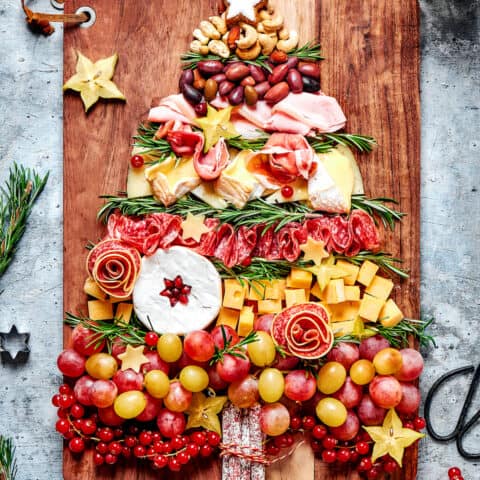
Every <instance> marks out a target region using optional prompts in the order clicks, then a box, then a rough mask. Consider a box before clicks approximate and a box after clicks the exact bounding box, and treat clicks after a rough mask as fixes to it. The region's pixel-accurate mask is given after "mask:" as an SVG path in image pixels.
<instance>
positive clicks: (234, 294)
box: [223, 279, 248, 310]
mask: <svg viewBox="0 0 480 480" xmlns="http://www.w3.org/2000/svg"><path fill="white" fill-rule="evenodd" d="M223 286H224V289H225V293H224V295H223V306H224V307H227V308H233V309H235V310H241V309H242V307H243V302H244V300H245V295H246V294H247V290H248V286H247V283H246V282H244V283H243V285H242V284H241V283H240V282H239V281H238V280H236V279H229V280H225V281H224V282H223Z"/></svg>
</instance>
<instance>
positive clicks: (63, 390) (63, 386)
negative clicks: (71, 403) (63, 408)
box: [58, 383, 72, 395]
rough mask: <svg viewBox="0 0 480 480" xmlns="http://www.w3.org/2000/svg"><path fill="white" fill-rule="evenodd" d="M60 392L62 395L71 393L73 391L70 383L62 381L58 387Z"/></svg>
mask: <svg viewBox="0 0 480 480" xmlns="http://www.w3.org/2000/svg"><path fill="white" fill-rule="evenodd" d="M58 393H60V395H70V394H71V393H72V389H71V388H70V385H67V384H66V383H62V384H61V385H60V387H58Z"/></svg>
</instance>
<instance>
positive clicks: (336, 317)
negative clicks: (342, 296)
mask: <svg viewBox="0 0 480 480" xmlns="http://www.w3.org/2000/svg"><path fill="white" fill-rule="evenodd" d="M329 307H330V311H331V321H332V322H344V321H346V320H355V318H357V316H358V312H359V309H360V302H343V303H337V304H336V305H329Z"/></svg>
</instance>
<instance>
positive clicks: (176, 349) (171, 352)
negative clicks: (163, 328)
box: [157, 333, 183, 363]
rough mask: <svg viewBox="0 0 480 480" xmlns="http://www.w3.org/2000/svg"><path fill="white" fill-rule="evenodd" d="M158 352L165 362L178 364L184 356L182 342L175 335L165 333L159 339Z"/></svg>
mask: <svg viewBox="0 0 480 480" xmlns="http://www.w3.org/2000/svg"><path fill="white" fill-rule="evenodd" d="M157 351H158V354H159V355H160V358H161V359H162V360H163V361H164V362H168V363H173V362H176V361H177V360H178V359H179V358H180V357H181V356H182V352H183V345H182V341H181V340H180V337H179V336H178V335H175V334H174V333H165V334H163V335H162V336H161V337H160V338H159V339H158V342H157Z"/></svg>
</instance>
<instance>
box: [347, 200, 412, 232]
mask: <svg viewBox="0 0 480 480" xmlns="http://www.w3.org/2000/svg"><path fill="white" fill-rule="evenodd" d="M386 203H393V204H395V205H398V202H397V201H396V200H394V199H392V198H384V197H381V198H367V197H366V196H365V195H352V208H356V209H357V210H363V211H365V212H367V213H368V214H369V215H370V216H371V217H373V218H374V219H375V222H376V221H377V220H376V217H379V218H380V219H381V220H382V223H383V226H384V227H385V228H390V230H394V229H395V222H400V221H401V220H402V217H403V216H405V215H406V214H405V213H402V212H399V211H397V210H394V209H393V208H390V207H388V206H387V205H385V204H386Z"/></svg>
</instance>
